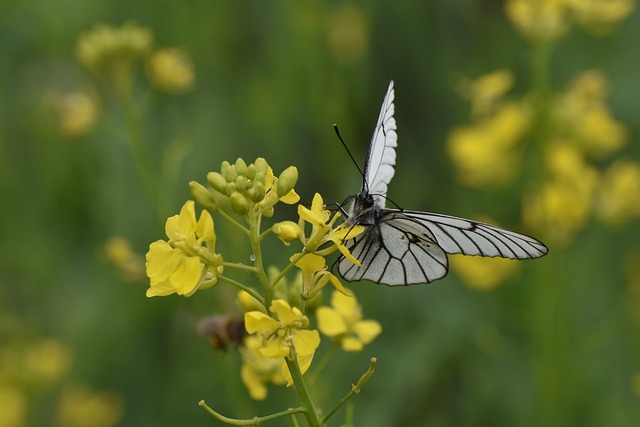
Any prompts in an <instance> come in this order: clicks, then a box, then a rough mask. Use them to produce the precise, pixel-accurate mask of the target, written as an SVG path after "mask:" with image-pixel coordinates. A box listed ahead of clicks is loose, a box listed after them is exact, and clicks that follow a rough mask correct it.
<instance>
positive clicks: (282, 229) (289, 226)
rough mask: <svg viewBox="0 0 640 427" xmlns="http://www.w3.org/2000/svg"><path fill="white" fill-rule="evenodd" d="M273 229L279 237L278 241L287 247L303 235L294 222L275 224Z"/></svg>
mask: <svg viewBox="0 0 640 427" xmlns="http://www.w3.org/2000/svg"><path fill="white" fill-rule="evenodd" d="M271 229H272V230H273V233H274V234H275V235H276V236H278V239H280V240H281V241H282V243H284V244H285V245H287V246H289V245H290V244H291V241H292V240H296V239H298V238H299V237H300V234H301V231H300V227H299V226H298V224H296V223H295V222H293V221H282V222H277V223H275V224H273V227H272V228H271Z"/></svg>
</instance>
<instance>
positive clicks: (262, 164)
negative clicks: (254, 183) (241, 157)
mask: <svg viewBox="0 0 640 427" xmlns="http://www.w3.org/2000/svg"><path fill="white" fill-rule="evenodd" d="M253 164H254V165H256V169H257V170H258V172H262V173H263V174H264V175H265V176H266V175H267V169H269V164H268V163H267V161H266V160H265V159H263V158H262V157H258V158H257V159H256V161H255V162H253Z"/></svg>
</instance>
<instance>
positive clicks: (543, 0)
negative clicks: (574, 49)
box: [505, 0, 569, 40]
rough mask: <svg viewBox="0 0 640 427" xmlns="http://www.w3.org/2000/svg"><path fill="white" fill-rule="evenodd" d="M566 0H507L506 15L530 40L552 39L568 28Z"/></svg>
mask: <svg viewBox="0 0 640 427" xmlns="http://www.w3.org/2000/svg"><path fill="white" fill-rule="evenodd" d="M568 6H569V5H568V0H508V1H507V2H506V4H505V9H506V12H507V16H508V17H509V19H510V20H511V22H512V23H513V24H514V26H515V27H516V28H517V29H518V30H519V31H520V32H521V33H522V34H523V35H524V36H525V37H527V38H530V39H532V40H554V39H557V38H559V37H560V36H562V35H563V34H564V33H565V31H566V30H567V29H568V28H569V19H568V18H569V16H568V12H569V11H568Z"/></svg>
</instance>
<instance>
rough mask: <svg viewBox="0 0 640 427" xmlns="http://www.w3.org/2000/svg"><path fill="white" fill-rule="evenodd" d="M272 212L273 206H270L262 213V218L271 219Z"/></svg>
mask: <svg viewBox="0 0 640 427" xmlns="http://www.w3.org/2000/svg"><path fill="white" fill-rule="evenodd" d="M274 212H275V211H274V209H273V206H271V207H270V208H267V209H265V210H263V211H262V216H264V217H266V218H271V217H272V216H273V213H274Z"/></svg>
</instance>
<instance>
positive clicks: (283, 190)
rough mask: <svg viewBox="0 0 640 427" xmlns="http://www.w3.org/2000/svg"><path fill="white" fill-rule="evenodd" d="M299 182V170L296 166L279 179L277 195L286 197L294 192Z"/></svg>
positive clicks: (290, 167)
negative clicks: (290, 192)
mask: <svg viewBox="0 0 640 427" xmlns="http://www.w3.org/2000/svg"><path fill="white" fill-rule="evenodd" d="M297 181H298V169H297V168H296V167H295V166H289V167H288V168H286V169H285V170H284V171H282V173H281V174H280V176H279V177H278V186H277V193H278V197H284V196H286V195H287V193H289V191H291V190H293V187H295V185H296V182H297Z"/></svg>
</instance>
